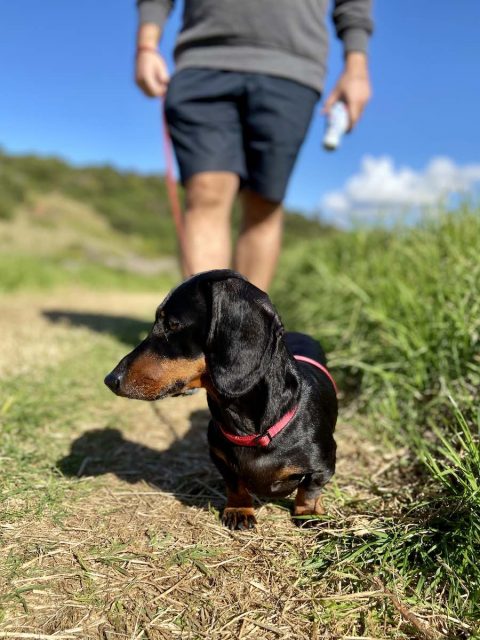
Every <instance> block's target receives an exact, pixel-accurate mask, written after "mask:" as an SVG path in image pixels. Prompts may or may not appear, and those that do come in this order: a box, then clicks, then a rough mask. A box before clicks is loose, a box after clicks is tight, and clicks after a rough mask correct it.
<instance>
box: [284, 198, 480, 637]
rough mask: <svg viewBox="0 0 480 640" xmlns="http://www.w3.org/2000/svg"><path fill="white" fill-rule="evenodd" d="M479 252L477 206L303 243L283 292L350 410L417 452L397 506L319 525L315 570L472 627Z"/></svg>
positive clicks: (293, 320)
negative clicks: (343, 528) (347, 528)
mask: <svg viewBox="0 0 480 640" xmlns="http://www.w3.org/2000/svg"><path fill="white" fill-rule="evenodd" d="M479 255H480V212H479V211H476V210H471V209H468V208H464V209H461V210H459V211H456V212H454V213H451V214H442V213H440V214H439V215H438V217H437V218H436V219H429V220H425V221H424V222H423V223H422V224H421V225H419V226H418V227H415V228H397V229H394V230H392V231H386V230H379V229H370V230H368V229H358V230H355V231H352V232H349V233H345V234H337V235H335V236H331V237H329V238H327V239H325V240H323V241H320V240H317V241H312V242H311V243H310V244H308V245H305V244H303V245H302V246H299V247H297V248H296V249H292V250H290V251H288V252H287V253H286V254H285V255H284V257H283V263H282V267H281V271H280V274H281V275H280V277H279V279H278V281H277V284H276V287H275V292H274V298H275V300H276V301H277V303H278V306H279V309H280V311H281V314H282V317H283V319H284V322H285V323H286V325H287V326H288V327H289V328H294V329H298V330H302V331H307V332H309V333H312V334H314V335H316V336H317V337H318V338H320V339H321V341H322V342H323V344H324V345H325V347H326V349H327V351H328V352H329V353H330V358H331V360H330V362H331V365H332V368H333V370H334V373H335V374H336V376H337V377H338V380H339V382H340V387H341V388H342V389H343V391H344V395H345V400H344V406H346V407H347V414H348V415H349V417H350V419H351V420H353V421H356V422H357V424H358V425H359V428H361V426H362V425H363V428H364V429H365V425H367V427H366V430H365V431H364V432H365V434H366V437H368V438H372V439H375V440H376V441H377V442H382V443H383V446H384V447H385V448H386V449H387V450H388V448H392V447H406V448H407V449H408V452H409V453H408V460H407V462H403V466H404V468H403V469H402V470H401V474H400V475H399V476H398V478H399V479H397V487H396V491H397V495H396V497H395V506H394V507H392V509H391V511H390V512H389V511H388V508H386V509H385V511H384V512H383V513H376V514H375V518H374V519H373V520H372V524H371V530H369V531H367V533H365V535H364V536H359V535H357V533H355V532H349V533H346V534H345V535H343V536H341V537H340V538H336V537H332V536H329V535H328V532H327V533H326V534H325V535H323V536H320V540H319V545H318V549H317V551H316V552H315V554H314V555H313V556H312V557H311V558H310V559H309V561H308V562H307V568H308V570H309V571H310V572H312V571H313V572H314V574H315V575H318V576H320V575H322V576H325V575H329V574H330V575H331V574H332V572H335V571H338V570H339V568H342V570H343V571H346V572H347V573H348V574H349V575H350V578H348V579H347V582H348V580H350V582H351V586H352V589H358V588H364V587H365V585H368V584H370V585H371V579H372V576H375V575H377V576H380V577H381V578H382V580H383V581H384V583H385V584H386V585H387V586H388V587H390V588H392V587H393V586H395V587H396V588H399V585H401V592H402V593H403V594H404V597H405V598H406V599H407V600H408V601H410V602H417V603H418V602H423V603H424V604H425V603H429V606H430V607H431V609H432V610H433V611H435V612H442V613H443V614H445V615H449V616H451V617H453V618H457V619H460V620H464V621H468V622H469V623H470V624H472V625H474V624H476V621H478V620H479V619H480V605H479V602H480V564H479V563H478V557H479V554H480V484H479V482H480V481H479V475H480V448H479V436H480V421H479V408H478V390H479V388H480V295H479V291H480V260H479ZM393 471H395V469H393V470H392V472H393ZM397 471H398V469H397ZM387 505H388V502H387ZM355 509H357V511H358V512H360V511H361V509H362V507H360V506H359V507H354V506H353V507H352V510H353V512H355ZM444 626H445V627H447V628H448V627H450V626H451V627H452V628H455V629H457V631H456V632H455V633H457V634H458V635H456V636H455V637H467V636H466V635H464V634H465V633H466V632H465V631H462V630H461V629H459V628H458V627H455V624H453V623H452V624H450V623H445V625H444Z"/></svg>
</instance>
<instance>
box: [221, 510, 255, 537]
mask: <svg viewBox="0 0 480 640" xmlns="http://www.w3.org/2000/svg"><path fill="white" fill-rule="evenodd" d="M222 524H224V525H225V526H226V527H227V528H228V529H231V530H232V531H234V530H239V531H242V530H244V529H253V528H254V527H255V525H256V524H257V520H256V519H255V515H254V511H253V509H252V508H251V507H247V508H243V509H242V508H237V507H225V509H224V510H223V513H222Z"/></svg>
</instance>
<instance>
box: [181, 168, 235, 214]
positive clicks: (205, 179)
mask: <svg viewBox="0 0 480 640" xmlns="http://www.w3.org/2000/svg"><path fill="white" fill-rule="evenodd" d="M185 188H186V199H187V209H188V210H190V211H193V210H202V211H207V212H208V211H212V212H213V211H217V210H218V209H224V208H225V207H230V206H231V203H232V200H233V197H234V196H235V193H236V190H237V188H238V178H237V177H236V176H235V175H234V174H227V173H225V174H223V173H220V172H215V173H214V172H212V173H207V172H205V173H198V174H196V175H194V176H192V177H191V178H190V179H189V180H188V181H187V183H186V185H185Z"/></svg>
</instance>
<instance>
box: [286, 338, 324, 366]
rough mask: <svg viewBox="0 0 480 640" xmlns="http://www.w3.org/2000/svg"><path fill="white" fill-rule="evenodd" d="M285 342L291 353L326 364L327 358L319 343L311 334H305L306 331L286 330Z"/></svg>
mask: <svg viewBox="0 0 480 640" xmlns="http://www.w3.org/2000/svg"><path fill="white" fill-rule="evenodd" d="M285 342H286V344H287V347H288V350H289V351H290V353H291V354H292V355H295V356H306V357H307V358H312V360H316V361H317V362H320V364H323V365H324V366H326V364H327V358H326V356H325V352H324V351H323V349H322V347H321V345H320V343H319V342H317V340H314V339H313V338H312V337H311V336H307V334H306V333H297V332H295V331H288V332H287V333H286V334H285Z"/></svg>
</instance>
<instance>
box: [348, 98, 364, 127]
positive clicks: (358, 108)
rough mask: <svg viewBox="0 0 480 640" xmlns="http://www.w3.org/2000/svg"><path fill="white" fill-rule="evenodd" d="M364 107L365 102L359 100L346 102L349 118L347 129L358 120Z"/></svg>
mask: <svg viewBox="0 0 480 640" xmlns="http://www.w3.org/2000/svg"><path fill="white" fill-rule="evenodd" d="M364 108H365V104H364V103H363V102H362V101H360V100H352V101H350V102H347V109H348V115H349V119H350V126H349V129H348V130H349V131H351V130H352V129H353V128H354V126H355V125H356V124H357V122H358V121H359V120H360V116H361V115H362V113H363V110H364Z"/></svg>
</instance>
